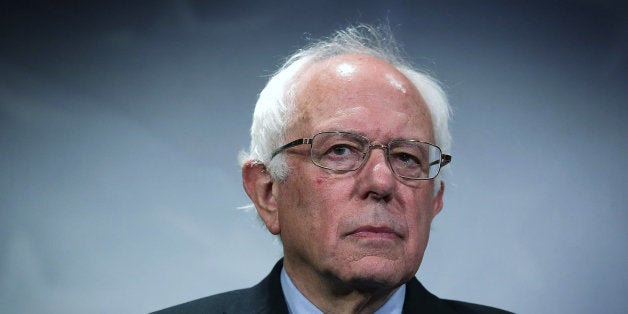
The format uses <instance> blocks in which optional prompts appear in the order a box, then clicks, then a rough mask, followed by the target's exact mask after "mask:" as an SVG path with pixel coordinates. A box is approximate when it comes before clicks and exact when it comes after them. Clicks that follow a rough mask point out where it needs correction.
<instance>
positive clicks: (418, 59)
mask: <svg viewBox="0 0 628 314" xmlns="http://www.w3.org/2000/svg"><path fill="white" fill-rule="evenodd" d="M141 3H142V4H138V3H134V4H122V3H118V2H108V1H104V2H100V3H89V2H86V1H83V2H81V1H77V2H75V3H70V2H56V3H55V4H49V3H45V2H42V3H38V2H25V1H21V2H18V1H14V3H6V2H3V4H2V5H1V6H2V9H0V12H2V13H0V188H1V192H2V193H0V210H1V211H0V312H2V313H142V312H148V311H151V310H156V309H159V308H162V307H166V306H169V305H173V304H177V303H181V302H183V301H187V300H191V299H194V298H197V297H202V296H205V295H209V294H213V293H216V292H221V291H225V290H230V289H234V288H241V287H247V286H250V285H253V284H255V283H256V282H258V281H259V280H260V279H261V278H262V277H263V276H264V275H265V274H266V273H267V272H268V271H269V270H270V267H271V266H272V264H273V263H274V262H275V261H276V260H277V259H278V258H279V257H280V256H281V250H280V245H279V244H278V243H277V242H276V241H275V240H274V239H273V238H272V237H271V236H270V235H268V233H267V231H266V230H265V229H264V228H263V227H262V226H261V225H260V224H259V223H258V222H257V220H256V216H255V213H254V212H251V211H248V212H247V211H245V210H239V209H238V207H240V206H242V205H246V204H248V199H247V198H246V195H245V194H244V193H243V191H242V188H241V183H240V174H239V167H238V165H237V161H236V156H237V154H238V151H239V150H241V149H244V148H246V147H247V145H248V141H249V137H248V127H249V124H250V119H251V113H252V109H253V104H254V103H255V100H256V95H257V93H258V92H259V91H260V90H261V88H262V87H263V86H264V84H265V81H266V79H267V77H268V75H269V74H270V73H272V72H273V71H274V70H275V69H276V66H277V65H278V64H279V63H280V62H281V60H282V58H283V57H285V56H286V55H288V54H289V53H290V52H292V51H294V50H295V49H297V48H299V47H300V46H302V45H303V44H304V43H306V42H307V40H306V38H307V37H314V38H317V37H321V36H325V35H329V34H330V33H331V32H332V31H333V30H335V29H337V28H340V27H343V26H346V25H348V24H351V23H354V22H357V21H359V22H367V23H374V22H379V21H385V20H387V21H388V22H389V24H390V25H391V26H392V28H393V29H394V31H395V32H396V34H397V38H398V40H399V41H400V42H402V43H403V44H404V49H405V51H406V53H407V55H408V56H409V57H410V58H411V59H412V60H413V61H414V63H415V64H417V65H418V66H419V67H421V68H423V69H426V70H428V71H429V72H431V73H434V74H435V75H436V76H437V77H438V78H439V79H440V80H441V81H442V82H443V84H444V85H445V86H446V89H447V90H448V92H449V94H450V97H451V102H452V104H453V106H454V111H455V118H454V121H453V124H452V130H453V136H454V146H453V152H452V154H453V155H454V162H453V164H452V165H451V170H452V176H451V179H450V181H449V183H448V187H447V190H446V197H445V202H446V205H445V208H444V210H443V212H442V213H441V215H440V216H439V217H437V219H436V220H435V222H434V229H433V232H432V238H431V242H430V246H429V247H428V250H427V253H426V258H425V260H424V263H423V265H422V266H421V269H420V270H419V273H418V277H419V278H420V279H421V280H422V281H423V283H424V284H425V285H426V286H427V287H428V288H429V289H430V290H431V291H432V292H434V293H435V294H437V295H439V296H441V297H445V298H455V299H463V300H467V301H471V302H480V303H485V304H492V305H494V306H499V307H503V308H507V309H510V310H513V311H516V312H520V313H626V312H628V301H626V293H627V292H628V286H627V282H628V280H627V279H628V266H627V265H628V250H627V243H628V232H627V230H626V222H627V221H628V219H627V218H628V212H627V208H626V203H628V199H627V197H626V195H627V193H626V191H625V190H626V187H628V185H627V183H628V182H627V180H626V174H627V171H626V170H627V166H628V161H627V158H626V157H627V152H628V147H627V144H626V135H627V134H628V124H627V123H626V119H627V118H628V106H627V103H628V19H627V16H628V14H627V12H628V11H626V9H625V7H623V6H622V5H621V4H620V3H621V1H617V2H615V1H601V2H600V1H543V2H534V1H533V2H530V1H433V2H432V1H430V2H427V1H348V2H343V3H342V4H339V3H336V2H335V1H309V2H302V1H293V2H281V1H265V2H260V3H249V2H245V1H229V2H226V1H225V3H224V4H216V3H212V2H204V1H146V2H141Z"/></svg>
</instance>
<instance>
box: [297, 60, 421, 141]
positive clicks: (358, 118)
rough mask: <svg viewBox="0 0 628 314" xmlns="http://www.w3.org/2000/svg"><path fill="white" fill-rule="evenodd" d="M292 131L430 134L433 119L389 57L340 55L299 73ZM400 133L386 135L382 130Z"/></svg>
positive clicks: (412, 135)
mask: <svg viewBox="0 0 628 314" xmlns="http://www.w3.org/2000/svg"><path fill="white" fill-rule="evenodd" d="M295 99H296V108H295V109H296V115H295V117H296V119H295V121H294V123H293V124H292V128H290V129H291V130H292V131H293V132H289V133H299V134H294V135H295V136H309V135H311V134H309V133H312V132H320V131H325V130H332V129H335V130H348V131H364V132H366V131H373V132H375V133H377V134H365V135H369V136H373V135H382V136H401V137H413V138H416V137H422V138H421V139H423V140H431V139H432V123H431V118H430V114H429V110H428V108H427V106H426V105H425V101H424V100H423V98H422V97H421V94H420V93H419V91H418V90H417V89H416V87H415V86H414V85H413V84H412V83H411V82H410V81H409V80H408V79H407V78H406V77H405V76H404V75H403V74H402V73H400V72H399V71H398V70H397V69H396V68H394V67H393V66H391V65H390V64H388V63H387V62H385V61H383V60H381V59H377V58H375V57H372V56H366V55H340V56H335V57H332V58H329V59H327V60H324V61H321V62H318V63H314V64H312V65H310V66H309V67H308V68H307V69H305V70H304V71H303V72H302V73H301V74H300V75H299V77H298V78H297V83H296V89H295ZM387 132H388V133H399V132H401V133H404V132H405V133H404V134H386V133H387Z"/></svg>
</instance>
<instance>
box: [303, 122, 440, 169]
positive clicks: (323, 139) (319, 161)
mask: <svg viewBox="0 0 628 314" xmlns="http://www.w3.org/2000/svg"><path fill="white" fill-rule="evenodd" d="M378 146H381V145H371V144H370V142H369V140H368V139H367V138H366V137H363V136H361V135H357V134H352V133H345V132H323V133H319V134H316V135H315V136H314V137H313V139H312V150H311V157H312V161H313V162H314V164H316V165H318V166H320V167H323V168H327V169H331V170H337V171H352V170H356V169H358V168H360V167H361V166H362V164H363V163H364V162H365V160H366V158H367V156H368V155H369V150H370V149H371V148H373V147H378ZM381 147H382V148H384V149H386V151H387V152H386V153H387V159H388V163H389V165H390V167H391V168H392V170H393V172H395V173H396V174H397V175H399V176H401V177H404V178H410V179H431V178H434V177H435V176H436V175H437V174H438V172H439V170H440V158H441V151H440V149H439V148H438V147H437V146H434V145H431V144H429V143H424V142H419V141H412V140H393V141H391V142H390V143H389V144H388V146H381Z"/></svg>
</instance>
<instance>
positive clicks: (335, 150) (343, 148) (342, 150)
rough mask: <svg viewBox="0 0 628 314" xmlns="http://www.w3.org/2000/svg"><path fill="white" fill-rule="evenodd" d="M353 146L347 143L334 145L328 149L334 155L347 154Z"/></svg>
mask: <svg viewBox="0 0 628 314" xmlns="http://www.w3.org/2000/svg"><path fill="white" fill-rule="evenodd" d="M352 149H353V148H352V147H349V146H347V145H334V146H332V148H330V149H329V154H333V155H334V156H347V155H349V154H350V153H351V150H352Z"/></svg>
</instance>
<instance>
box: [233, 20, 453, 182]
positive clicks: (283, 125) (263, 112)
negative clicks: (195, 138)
mask: <svg viewBox="0 0 628 314" xmlns="http://www.w3.org/2000/svg"><path fill="white" fill-rule="evenodd" d="M344 54H362V55H369V56H372V57H375V58H378V59H381V60H384V61H386V62H387V63H389V64H390V65H392V66H393V67H395V68H396V69H397V70H398V71H399V72H401V73H402V74H403V75H405V76H406V77H407V78H408V80H409V81H410V82H412V84H414V86H415V87H416V89H417V90H418V91H419V93H420V94H421V96H422V97H423V99H424V100H425V102H426V104H427V107H428V109H429V111H430V114H431V118H432V126H433V133H434V141H435V143H434V144H436V145H438V146H439V147H440V148H441V149H442V150H443V152H444V153H446V154H448V153H449V151H450V149H451V135H450V133H449V126H448V124H449V119H450V117H451V108H450V106H449V102H448V100H447V96H446V95H445V93H444V91H443V89H442V88H441V86H440V84H439V83H438V82H437V81H436V80H435V79H434V78H432V77H431V76H429V75H427V74H425V73H422V72H419V71H418V70H415V69H414V68H413V67H412V66H411V65H410V64H409V63H408V62H406V61H404V60H403V58H401V56H400V54H401V53H400V50H399V47H398V45H397V43H396V42H395V40H394V38H393V37H392V33H391V31H390V29H389V28H388V27H386V26H382V27H373V26H369V25H358V26H352V27H348V28H346V29H344V30H341V31H337V32H336V33H335V34H334V35H333V36H331V37H329V38H325V39H323V40H320V41H317V42H315V43H313V44H311V45H309V46H307V47H305V48H304V49H301V50H299V51H297V52H296V53H295V54H293V55H292V56H290V57H289V58H288V59H287V61H286V62H285V63H284V65H283V66H282V67H281V68H280V69H279V70H278V71H277V72H276V73H275V74H274V75H273V76H272V77H271V78H270V80H269V81H268V83H267V84H266V87H264V89H263V90H262V91H261V92H260V95H259V98H258V100H257V103H256V104H255V111H254V113H253V123H252V125H251V146H250V150H249V152H248V153H246V152H241V153H240V163H241V165H244V164H245V163H246V162H249V161H253V162H255V163H262V164H264V165H266V167H267V168H268V170H269V171H270V174H271V176H272V178H273V179H275V180H284V179H285V178H286V176H287V175H288V174H289V168H288V165H287V163H286V161H285V158H284V154H279V155H277V156H275V157H274V158H272V153H273V150H275V149H277V148H278V147H280V146H281V145H283V144H285V142H286V140H293V139H286V137H285V133H286V129H287V127H288V126H290V125H291V121H292V119H293V118H294V116H295V115H294V114H293V113H294V112H293V110H294V108H295V105H296V101H295V99H294V90H295V85H296V82H295V81H296V79H297V75H298V74H299V73H301V72H302V71H303V70H304V69H305V68H306V67H307V66H309V65H311V64H312V63H314V62H320V61H322V60H326V59H329V58H331V57H334V56H338V55H344ZM441 174H442V172H441ZM441 180H442V178H441V175H439V180H436V181H437V183H438V182H440V181H441ZM437 186H438V185H437Z"/></svg>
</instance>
